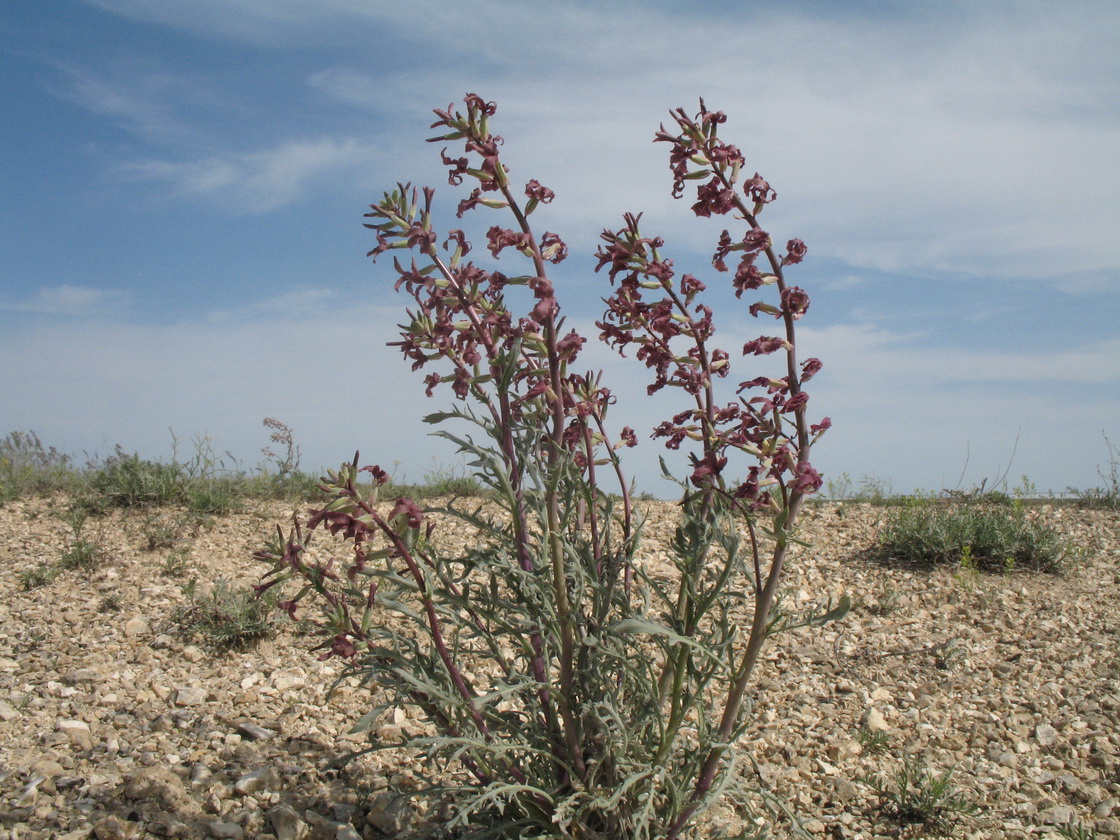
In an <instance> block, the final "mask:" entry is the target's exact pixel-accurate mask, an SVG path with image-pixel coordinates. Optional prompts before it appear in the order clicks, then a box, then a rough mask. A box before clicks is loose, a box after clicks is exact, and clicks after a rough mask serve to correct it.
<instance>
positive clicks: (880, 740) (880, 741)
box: [858, 726, 891, 752]
mask: <svg viewBox="0 0 1120 840" xmlns="http://www.w3.org/2000/svg"><path fill="white" fill-rule="evenodd" d="M858 737H859V743H860V746H861V747H863V748H864V749H865V750H866V751H867V752H886V750H887V748H888V747H889V746H890V741H891V738H890V735H888V734H887V733H886V732H883V731H882V730H881V729H871V728H869V727H866V726H862V727H860V730H859V736H858Z"/></svg>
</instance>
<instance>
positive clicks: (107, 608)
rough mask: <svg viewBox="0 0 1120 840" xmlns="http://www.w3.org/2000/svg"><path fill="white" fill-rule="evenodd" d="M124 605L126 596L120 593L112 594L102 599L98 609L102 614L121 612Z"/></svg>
mask: <svg viewBox="0 0 1120 840" xmlns="http://www.w3.org/2000/svg"><path fill="white" fill-rule="evenodd" d="M123 605H124V596H123V595H121V593H119V592H110V593H109V594H108V595H106V596H105V597H104V598H102V599H101V603H100V605H99V606H98V609H99V610H100V611H101V612H120V609H121V607H122V606H123Z"/></svg>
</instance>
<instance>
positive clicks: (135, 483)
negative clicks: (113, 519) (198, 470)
mask: <svg viewBox="0 0 1120 840" xmlns="http://www.w3.org/2000/svg"><path fill="white" fill-rule="evenodd" d="M184 479H185V476H184V474H183V471H182V468H181V467H180V466H179V465H178V464H174V463H172V464H164V463H161V462H159V461H146V460H143V459H141V458H140V456H139V455H135V454H133V455H129V454H128V453H127V452H125V451H124V449H122V448H121V447H120V446H117V450H116V453H115V454H114V455H113V456H111V457H110V458H107V459H106V460H105V462H104V463H102V464H101V466H100V467H99V468H98V469H97V470H96V471H95V472H94V474H93V475H92V476H91V478H90V487H91V489H92V490H93V492H94V494H95V495H96V496H97V497H98V500H99V501H101V502H102V503H103V504H105V505H106V506H108V507H115V508H138V507H144V506H149V505H169V504H175V503H178V502H181V501H182V499H183V484H184Z"/></svg>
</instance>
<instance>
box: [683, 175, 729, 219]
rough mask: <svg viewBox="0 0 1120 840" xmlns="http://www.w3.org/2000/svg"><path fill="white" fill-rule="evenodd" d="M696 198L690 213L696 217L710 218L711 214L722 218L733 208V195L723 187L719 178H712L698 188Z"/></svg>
mask: <svg viewBox="0 0 1120 840" xmlns="http://www.w3.org/2000/svg"><path fill="white" fill-rule="evenodd" d="M696 198H697V202H696V203H695V204H693V205H692V212H693V213H695V214H696V215H697V216H703V217H705V218H711V215H712V214H713V213H715V214H716V215H717V216H722V215H724V214H726V213H728V212H730V211H731V210H733V209H734V208H735V193H733V192H732V191H731V190H729V189H728V188H727V187H725V186H724V185H723V182H722V181H720V179H719V178H713V179H712V180H710V181H709V182H708V183H706V184H704V186H702V187H700V188H698V189H697V190H696Z"/></svg>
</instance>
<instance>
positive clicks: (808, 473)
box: [790, 461, 824, 494]
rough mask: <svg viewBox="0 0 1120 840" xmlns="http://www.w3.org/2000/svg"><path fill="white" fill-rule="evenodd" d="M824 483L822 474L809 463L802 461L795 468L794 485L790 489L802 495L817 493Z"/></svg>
mask: <svg viewBox="0 0 1120 840" xmlns="http://www.w3.org/2000/svg"><path fill="white" fill-rule="evenodd" d="M823 483H824V482H823V481H822V480H821V477H820V474H819V473H818V472H817V471H816V470H815V469H813V465H812V464H810V463H809V462H808V461H802V462H801V463H800V464H798V465H797V466H796V467H795V468H794V479H793V485H792V487H791V488H790V489H792V490H793V491H795V492H800V493H805V494H809V493H816V492H817V491H818V490H820V489H821V485H822V484H823Z"/></svg>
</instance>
